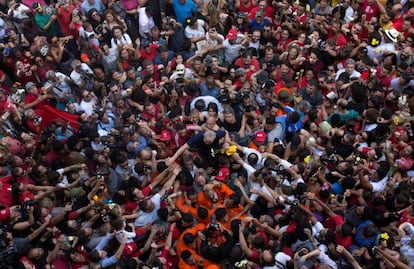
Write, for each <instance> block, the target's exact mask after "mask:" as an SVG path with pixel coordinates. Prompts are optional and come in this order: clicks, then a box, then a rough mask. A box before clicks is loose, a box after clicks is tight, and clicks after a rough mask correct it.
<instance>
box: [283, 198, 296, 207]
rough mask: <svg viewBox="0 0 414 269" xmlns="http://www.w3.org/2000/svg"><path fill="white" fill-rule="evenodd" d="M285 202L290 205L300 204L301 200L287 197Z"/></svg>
mask: <svg viewBox="0 0 414 269" xmlns="http://www.w3.org/2000/svg"><path fill="white" fill-rule="evenodd" d="M285 204H287V205H290V206H298V205H299V201H298V200H296V199H295V200H293V201H292V200H289V199H286V200H285Z"/></svg>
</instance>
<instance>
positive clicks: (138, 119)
mask: <svg viewBox="0 0 414 269" xmlns="http://www.w3.org/2000/svg"><path fill="white" fill-rule="evenodd" d="M135 119H136V120H137V121H147V122H148V121H149V119H148V118H147V117H144V116H142V114H137V116H136V117H135Z"/></svg>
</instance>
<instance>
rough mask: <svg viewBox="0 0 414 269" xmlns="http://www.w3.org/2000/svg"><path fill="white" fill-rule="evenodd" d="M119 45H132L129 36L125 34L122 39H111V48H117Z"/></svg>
mask: <svg viewBox="0 0 414 269" xmlns="http://www.w3.org/2000/svg"><path fill="white" fill-rule="evenodd" d="M118 45H132V40H131V38H130V37H129V35H128V34H123V35H122V37H121V39H117V38H116V37H113V38H112V39H111V48H116V47H117V46H118Z"/></svg>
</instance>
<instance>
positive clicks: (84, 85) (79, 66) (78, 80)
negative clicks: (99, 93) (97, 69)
mask: <svg viewBox="0 0 414 269" xmlns="http://www.w3.org/2000/svg"><path fill="white" fill-rule="evenodd" d="M71 66H72V68H73V71H72V73H70V78H71V79H72V80H73V82H74V83H75V84H76V85H77V86H78V87H79V88H81V89H92V86H93V85H92V84H93V71H92V69H90V68H89V66H88V65H87V64H85V63H81V61H79V60H73V61H72V64H71Z"/></svg>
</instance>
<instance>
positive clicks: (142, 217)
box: [134, 193, 161, 227]
mask: <svg viewBox="0 0 414 269" xmlns="http://www.w3.org/2000/svg"><path fill="white" fill-rule="evenodd" d="M150 200H151V202H153V203H154V205H155V207H154V210H152V211H151V212H142V211H140V212H139V215H138V217H137V218H136V219H135V221H134V225H135V227H142V226H144V225H145V224H151V223H153V222H154V221H155V220H158V219H159V218H158V214H157V211H158V209H160V207H161V206H160V203H161V195H160V194H159V193H157V194H155V195H154V196H152V197H151V199H150Z"/></svg>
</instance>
